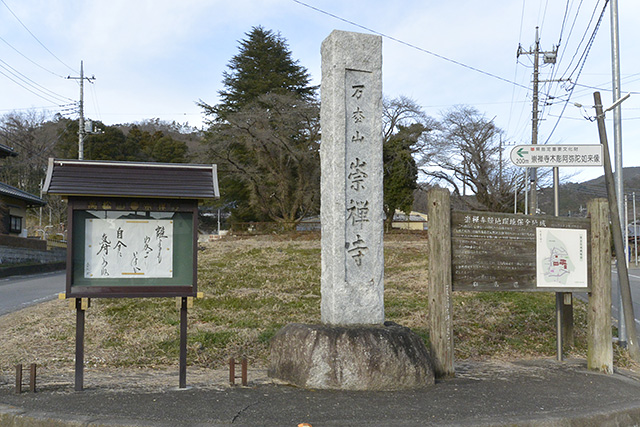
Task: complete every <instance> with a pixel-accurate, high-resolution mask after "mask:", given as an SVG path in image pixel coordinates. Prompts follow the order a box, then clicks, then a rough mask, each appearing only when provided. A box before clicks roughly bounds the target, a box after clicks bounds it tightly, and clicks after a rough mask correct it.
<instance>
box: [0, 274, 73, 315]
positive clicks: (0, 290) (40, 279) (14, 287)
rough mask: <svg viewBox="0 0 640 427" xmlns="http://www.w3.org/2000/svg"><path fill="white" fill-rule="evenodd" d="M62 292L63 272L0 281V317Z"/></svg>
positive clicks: (54, 296)
mask: <svg viewBox="0 0 640 427" xmlns="http://www.w3.org/2000/svg"><path fill="white" fill-rule="evenodd" d="M64 290H65V272H64V271H56V272H52V273H43V274H34V275H32V276H14V277H7V278H5V279H1V280H0V316H2V315H3V314H7V313H11V312H12V311H17V310H20V309H22V308H25V307H28V306H30V305H33V304H37V303H40V302H43V301H47V300H50V299H54V298H56V297H57V295H58V294H59V293H60V292H64Z"/></svg>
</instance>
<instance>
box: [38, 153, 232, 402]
mask: <svg viewBox="0 0 640 427" xmlns="http://www.w3.org/2000/svg"><path fill="white" fill-rule="evenodd" d="M43 192H44V193H48V194H56V195H60V196H63V197H64V198H66V199H67V201H68V230H69V234H68V241H69V246H68V250H67V281H66V294H65V296H66V298H75V299H76V308H77V312H78V316H79V317H78V323H77V328H76V334H77V340H76V345H78V343H81V341H82V336H81V335H83V334H84V309H85V308H86V307H87V305H88V298H96V297H109V298H112V297H123V298H135V297H179V298H181V299H182V310H181V344H180V346H181V355H180V359H181V361H180V362H181V363H180V365H181V366H180V386H181V387H183V388H184V387H186V385H185V384H184V383H185V381H186V312H187V305H188V301H189V299H190V298H192V297H195V296H197V294H198V289H197V242H198V238H197V232H198V201H199V200H203V199H211V198H217V197H219V195H220V194H219V189H218V177H217V171H216V165H193V164H181V163H134V162H115V161H85V160H57V159H49V168H48V170H47V178H46V181H45V183H44V187H43ZM80 317H82V319H81V320H82V321H80ZM183 329H184V330H183ZM183 339H184V342H183ZM79 350H80V351H79ZM183 350H184V351H183ZM80 353H82V349H79V348H78V347H77V348H76V389H80V390H81V389H82V366H81V361H82V359H83V357H82V356H83V355H82V354H80ZM183 353H184V354H183ZM183 358H184V360H183ZM78 360H80V362H78ZM183 371H184V374H183ZM79 373H80V375H78V374H79Z"/></svg>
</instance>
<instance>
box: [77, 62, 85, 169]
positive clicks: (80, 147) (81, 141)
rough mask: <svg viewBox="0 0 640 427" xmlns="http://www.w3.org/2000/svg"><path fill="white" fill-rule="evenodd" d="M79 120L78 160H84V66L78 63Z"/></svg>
mask: <svg viewBox="0 0 640 427" xmlns="http://www.w3.org/2000/svg"><path fill="white" fill-rule="evenodd" d="M79 107H80V120H79V121H78V160H84V66H83V63H82V61H80V105H79Z"/></svg>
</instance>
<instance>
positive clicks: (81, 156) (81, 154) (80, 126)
mask: <svg viewBox="0 0 640 427" xmlns="http://www.w3.org/2000/svg"><path fill="white" fill-rule="evenodd" d="M67 79H70V80H80V103H79V104H78V105H79V107H80V117H79V119H78V160H84V135H85V129H84V81H85V80H86V81H88V82H89V83H93V81H94V80H95V79H96V78H95V77H94V76H91V77H85V76H84V63H83V61H80V77H71V76H68V77H67Z"/></svg>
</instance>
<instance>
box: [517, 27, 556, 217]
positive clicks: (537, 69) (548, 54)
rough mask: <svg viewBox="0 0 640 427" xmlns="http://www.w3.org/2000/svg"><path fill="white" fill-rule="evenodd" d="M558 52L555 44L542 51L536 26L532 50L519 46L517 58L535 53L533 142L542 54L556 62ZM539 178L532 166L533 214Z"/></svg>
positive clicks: (534, 139)
mask: <svg viewBox="0 0 640 427" xmlns="http://www.w3.org/2000/svg"><path fill="white" fill-rule="evenodd" d="M557 54H558V47H557V46H555V47H554V48H553V49H552V50H551V51H541V50H540V37H539V33H538V27H536V39H535V44H534V46H533V48H531V49H530V50H524V49H522V46H518V52H517V54H516V58H519V57H520V55H533V109H532V113H531V144H534V145H535V144H537V143H538V122H539V121H540V119H539V118H538V106H539V103H540V99H539V96H538V86H539V84H540V81H541V80H540V55H543V56H544V57H543V58H544V63H545V64H555V63H556V57H557ZM543 81H545V82H550V81H560V80H543ZM537 180H538V174H537V169H536V168H531V176H530V181H531V197H530V200H529V202H530V205H531V208H530V210H529V213H530V214H531V215H535V214H536V213H537V208H538V197H537V191H536V187H537Z"/></svg>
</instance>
